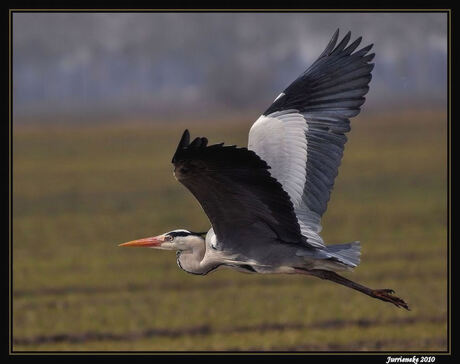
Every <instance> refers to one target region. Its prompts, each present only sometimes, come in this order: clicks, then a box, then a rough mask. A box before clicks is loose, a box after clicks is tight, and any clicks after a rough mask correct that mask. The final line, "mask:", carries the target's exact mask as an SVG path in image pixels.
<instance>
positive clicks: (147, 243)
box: [118, 235, 165, 248]
mask: <svg viewBox="0 0 460 364" xmlns="http://www.w3.org/2000/svg"><path fill="white" fill-rule="evenodd" d="M164 241H165V238H164V236H163V235H158V236H152V237H150V238H144V239H139V240H133V241H128V242H127V243H123V244H119V245H118V246H142V247H144V248H153V247H157V246H160V245H161V244H162V243H163V242H164Z"/></svg>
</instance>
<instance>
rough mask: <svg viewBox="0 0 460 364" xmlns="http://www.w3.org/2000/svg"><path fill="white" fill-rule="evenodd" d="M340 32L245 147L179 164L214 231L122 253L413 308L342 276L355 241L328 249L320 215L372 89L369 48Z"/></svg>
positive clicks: (199, 148)
mask: <svg viewBox="0 0 460 364" xmlns="http://www.w3.org/2000/svg"><path fill="white" fill-rule="evenodd" d="M350 38H351V33H350V32H348V33H347V34H346V35H345V37H344V38H343V39H342V40H341V41H340V42H339V43H338V44H337V41H338V30H337V31H336V32H335V33H334V35H333V37H332V39H331V40H330V42H329V44H328V45H327V47H326V48H325V50H324V51H323V52H322V53H321V55H320V56H319V57H318V59H317V60H316V61H315V62H314V63H313V64H312V65H311V66H310V68H308V69H307V70H306V71H305V72H304V73H302V74H301V75H300V76H299V77H298V78H297V79H296V80H295V81H294V82H292V83H291V84H290V85H289V86H288V87H287V88H286V89H285V90H284V91H283V92H281V93H280V94H279V96H278V97H277V98H276V99H275V100H274V101H273V103H272V104H271V105H270V106H269V107H268V109H267V110H266V111H265V112H264V113H263V114H262V115H261V116H260V117H259V118H258V119H257V121H256V122H255V123H254V124H253V125H252V127H251V130H250V131H249V143H248V147H247V148H237V147H236V146H225V145H224V144H223V143H220V144H214V145H208V140H207V139H206V138H204V137H198V138H195V139H194V140H193V141H192V142H190V134H189V132H188V130H185V131H184V133H183V135H182V138H181V140H180V142H179V145H178V147H177V150H176V152H175V154H174V156H173V158H172V163H173V164H174V175H175V177H176V179H177V180H178V181H179V182H181V183H182V184H183V185H184V186H185V187H187V188H188V189H189V190H190V192H191V193H192V194H193V195H194V196H195V198H196V199H197V200H198V202H199V203H200V204H201V206H202V208H203V210H204V212H205V213H206V215H207V216H208V218H209V220H210V222H211V228H210V230H209V231H208V232H207V233H205V232H193V231H188V230H183V229H179V230H173V231H170V232H167V233H165V234H162V235H158V236H154V237H148V238H144V239H140V240H134V241H130V242H127V243H124V244H120V245H121V246H127V247H149V248H156V249H166V250H176V251H177V264H178V265H179V267H180V268H181V269H183V270H184V271H186V272H188V273H192V274H200V275H205V274H208V273H210V272H212V271H214V270H215V269H217V268H219V267H230V268H233V269H236V270H239V271H243V272H250V273H285V274H306V275H310V276H314V277H318V278H321V279H325V280H329V281H333V282H336V283H338V284H341V285H344V286H346V287H350V288H352V289H355V290H357V291H360V292H362V293H364V294H366V295H368V296H371V297H374V298H377V299H379V300H382V301H386V302H390V303H392V304H394V305H396V306H397V307H403V308H405V309H409V307H408V305H407V304H406V302H404V300H402V299H401V298H399V297H397V296H395V295H394V294H393V293H394V291H393V290H391V289H372V288H368V287H366V286H363V285H361V284H358V283H356V282H353V281H351V280H348V279H346V278H344V277H343V276H341V275H339V274H338V273H337V272H340V271H346V270H352V269H353V268H355V267H356V266H358V264H359V263H360V254H361V253H360V243H359V242H358V241H355V242H351V243H345V244H334V245H326V244H325V243H324V241H323V239H322V237H321V236H320V232H321V216H322V215H323V214H324V212H325V211H326V207H327V202H328V201H329V196H330V193H331V190H332V188H333V185H334V179H335V177H336V176H337V173H338V167H339V165H340V162H341V159H342V155H343V149H344V145H345V142H346V140H347V138H346V136H345V134H346V133H347V132H349V131H350V121H349V118H351V117H354V116H356V115H358V114H359V112H360V107H361V105H362V104H363V103H364V101H365V98H364V95H365V94H366V93H367V92H368V91H369V86H368V85H369V82H370V80H371V72H372V69H373V67H374V64H373V63H370V62H371V61H372V59H373V58H374V55H375V54H373V53H372V54H369V51H370V49H371V48H372V44H371V45H369V46H366V47H363V48H361V49H359V50H356V49H357V48H358V46H359V44H360V43H361V39H362V38H361V37H359V38H358V39H356V40H355V41H353V42H352V43H350V44H349V42H350Z"/></svg>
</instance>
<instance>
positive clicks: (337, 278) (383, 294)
mask: <svg viewBox="0 0 460 364" xmlns="http://www.w3.org/2000/svg"><path fill="white" fill-rule="evenodd" d="M296 272H297V273H300V274H307V275H312V276H315V277H318V278H321V279H326V280H328V281H332V282H335V283H338V284H341V285H343V286H346V287H349V288H352V289H355V290H357V291H359V292H362V293H364V294H366V295H368V296H370V297H373V298H377V299H379V300H382V301H385V302H390V303H392V304H394V305H395V306H397V307H404V308H405V309H406V310H410V309H409V306H408V305H407V303H406V302H404V300H403V299H401V298H399V297H397V296H394V295H393V293H394V291H393V290H392V289H371V288H368V287H366V286H363V285H361V284H359V283H356V282H353V281H350V280H349V279H346V278H345V277H342V276H341V275H338V274H337V273H335V272H333V271H329V270H323V269H311V270H307V269H302V268H296Z"/></svg>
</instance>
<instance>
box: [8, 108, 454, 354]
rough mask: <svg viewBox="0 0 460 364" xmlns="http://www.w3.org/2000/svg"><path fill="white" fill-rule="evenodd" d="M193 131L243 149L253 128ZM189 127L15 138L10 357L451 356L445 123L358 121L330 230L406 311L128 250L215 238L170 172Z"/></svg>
mask: <svg viewBox="0 0 460 364" xmlns="http://www.w3.org/2000/svg"><path fill="white" fill-rule="evenodd" d="M187 126H188V127H189V129H190V130H191V133H192V136H195V135H206V136H208V137H209V139H210V141H211V142H220V141H225V142H226V143H227V144H238V145H242V146H244V145H245V144H246V143H247V132H248V130H249V126H250V123H243V122H242V121H240V120H235V121H233V122H225V123H222V124H213V125H211V124H203V123H202V124H197V123H190V124H188V125H187ZM183 129H184V125H182V124H170V125H165V124H155V125H141V124H136V125H134V124H133V125H131V126H122V125H105V126H98V127H89V126H84V127H80V128H77V127H73V128H72V127H63V126H50V125H48V126H45V127H38V126H37V127H31V126H28V127H26V126H23V127H20V126H15V127H14V135H13V142H14V144H13V146H14V150H13V157H14V161H13V163H14V169H13V178H14V179H13V182H14V184H13V237H14V238H13V349H14V350H16V351H28V350H64V351H69V350H70V351H79V350H141V351H150V350H160V351H162V350H165V351H175V350H289V351H293V350H306V351H309V350H322V351H343V350H357V351H359V350H362V351H366V350H382V351H389V350H396V351H397V350H404V351H407V350H410V351H429V350H446V348H447V335H446V333H447V299H446V296H447V278H446V277H447V275H446V272H447V242H446V240H447V229H446V214H447V206H446V115H445V113H442V112H415V111H414V112H407V113H401V114H397V115H390V114H387V115H381V116H379V115H365V113H363V115H362V116H361V117H359V118H357V119H356V120H353V130H352V132H351V134H350V136H349V142H348V143H347V145H346V150H345V156H344V160H343V162H342V166H341V168H340V172H339V176H338V178H337V179H336V184H335V187H334V191H333V193H332V197H331V200H330V202H329V206H328V211H327V212H326V214H325V216H324V218H323V227H324V228H323V233H322V234H323V237H324V239H325V241H326V242H327V243H340V242H346V241H352V240H360V241H361V242H362V250H363V255H362V263H361V265H360V266H359V267H358V268H357V269H356V270H355V272H353V273H347V274H346V275H347V277H350V278H351V279H354V280H356V281H358V282H362V283H364V284H367V285H369V286H371V287H375V288H393V289H395V290H396V291H397V294H398V295H400V296H401V297H403V298H404V299H405V300H406V301H407V302H408V303H409V304H410V306H411V308H412V311H410V312H408V311H404V310H401V309H397V308H396V307H394V306H392V305H389V304H387V303H384V302H381V301H378V300H373V299H371V298H369V297H367V296H365V295H362V294H359V293H357V292H356V291H352V290H350V289H347V288H344V287H341V286H338V285H335V284H333V283H330V282H325V281H320V280H317V279H313V278H307V277H303V276H284V275H270V276H267V275H265V276H259V275H246V274H241V273H238V272H233V271H230V270H221V271H217V272H215V273H213V274H210V275H208V276H206V277H199V276H193V275H189V274H186V273H185V272H183V271H181V270H180V269H179V268H178V267H177V265H176V262H175V255H174V253H171V252H164V251H154V250H146V249H121V248H118V247H117V244H119V243H121V242H124V241H128V240H133V239H136V238H141V237H145V236H151V235H155V234H159V233H162V232H165V231H168V230H171V229H174V228H190V229H192V230H200V231H201V230H206V229H207V228H208V227H209V222H208V221H207V218H206V216H205V214H204V213H203V212H202V210H201V208H200V206H199V205H198V203H197V202H196V201H195V199H194V198H193V196H192V195H191V194H190V193H189V192H188V191H187V190H186V189H185V188H184V187H183V186H182V185H180V184H179V183H178V182H177V181H176V180H175V179H174V177H173V175H172V165H171V164H170V160H171V156H172V154H173V152H174V150H175V147H176V143H177V142H178V139H179V138H180V135H181V132H182V131H183Z"/></svg>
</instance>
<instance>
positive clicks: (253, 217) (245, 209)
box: [172, 130, 306, 249]
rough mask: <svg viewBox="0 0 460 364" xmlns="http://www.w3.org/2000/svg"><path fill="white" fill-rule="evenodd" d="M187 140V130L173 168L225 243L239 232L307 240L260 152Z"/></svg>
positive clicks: (228, 244) (231, 241) (233, 240)
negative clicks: (259, 154)
mask: <svg viewBox="0 0 460 364" xmlns="http://www.w3.org/2000/svg"><path fill="white" fill-rule="evenodd" d="M189 141H190V137H189V132H188V131H187V130H186V131H185V132H184V134H183V136H182V139H181V141H180V142H179V146H178V148H177V150H176V153H175V154H174V157H173V159H172V162H173V164H174V166H175V169H174V173H175V176H176V178H177V179H178V180H179V182H181V183H182V184H183V185H184V186H185V187H187V188H188V189H189V190H190V192H192V194H193V195H194V196H195V198H196V199H197V200H198V202H199V203H200V204H201V206H202V207H203V210H204V211H205V213H206V215H207V216H208V218H209V220H210V222H211V224H212V227H213V229H214V232H215V234H216V235H217V238H218V240H219V242H220V244H223V246H224V247H225V249H231V248H232V246H233V245H235V244H236V243H238V241H237V240H238V239H239V238H240V237H241V236H250V237H252V238H253V240H254V241H263V239H264V238H268V237H270V236H273V237H274V238H275V239H279V240H281V241H283V242H286V243H302V242H304V243H305V241H306V239H305V238H304V237H302V235H301V230H300V226H299V224H298V222H297V217H296V215H295V213H294V207H293V205H292V202H291V200H290V198H289V196H288V194H287V193H286V192H285V191H284V190H283V188H282V186H281V184H280V183H279V182H278V181H277V180H276V179H275V178H273V177H272V176H271V175H270V173H269V171H268V170H269V168H270V167H269V166H268V165H267V163H266V162H265V161H263V160H262V159H260V158H259V157H258V156H257V154H256V153H254V152H253V151H250V150H248V149H246V148H236V147H235V146H223V144H215V145H210V146H207V139H206V138H196V139H194V140H193V141H192V142H191V143H189ZM300 188H303V185H301V186H300ZM261 224H263V225H264V227H263V228H262V229H261ZM256 227H257V228H256ZM257 234H259V235H260V234H263V235H265V236H257ZM240 240H241V239H240ZM249 243H250V239H249Z"/></svg>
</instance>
